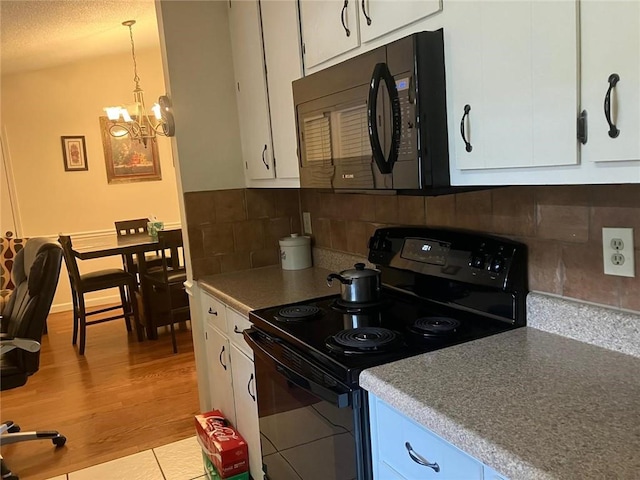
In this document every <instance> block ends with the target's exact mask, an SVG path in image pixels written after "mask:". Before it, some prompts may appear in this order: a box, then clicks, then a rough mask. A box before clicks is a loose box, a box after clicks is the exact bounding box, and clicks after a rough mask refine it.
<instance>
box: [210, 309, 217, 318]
mask: <svg viewBox="0 0 640 480" xmlns="http://www.w3.org/2000/svg"><path fill="white" fill-rule="evenodd" d="M209 315H215V316H216V317H217V316H218V312H216V311H215V310H214V309H213V308H211V307H209Z"/></svg>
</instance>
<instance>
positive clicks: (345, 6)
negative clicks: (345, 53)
mask: <svg viewBox="0 0 640 480" xmlns="http://www.w3.org/2000/svg"><path fill="white" fill-rule="evenodd" d="M348 6H349V0H344V5H343V6H342V12H340V21H341V22H342V28H344V33H345V34H346V35H347V37H348V36H350V35H351V30H349V29H348V28H347V25H345V23H344V14H345V13H346V11H347V7H348Z"/></svg>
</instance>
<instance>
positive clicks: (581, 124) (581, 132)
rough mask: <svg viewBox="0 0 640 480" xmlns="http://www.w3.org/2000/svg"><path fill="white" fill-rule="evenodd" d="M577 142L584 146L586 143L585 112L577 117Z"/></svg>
mask: <svg viewBox="0 0 640 480" xmlns="http://www.w3.org/2000/svg"><path fill="white" fill-rule="evenodd" d="M578 141H579V142H580V143H581V144H582V145H585V144H586V143H587V111H586V110H583V111H582V112H580V115H578Z"/></svg>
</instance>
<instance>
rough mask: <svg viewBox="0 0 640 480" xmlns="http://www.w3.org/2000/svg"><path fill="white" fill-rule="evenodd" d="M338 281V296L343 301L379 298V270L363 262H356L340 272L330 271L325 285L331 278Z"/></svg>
mask: <svg viewBox="0 0 640 480" xmlns="http://www.w3.org/2000/svg"><path fill="white" fill-rule="evenodd" d="M334 279H335V280H338V281H339V282H340V284H341V285H340V296H341V298H342V300H343V301H344V302H352V303H367V302H376V301H378V300H379V298H380V284H381V282H380V270H374V269H372V268H365V264H364V263H356V264H355V265H354V268H352V269H349V270H343V271H341V272H340V273H330V274H329V275H328V276H327V285H328V286H331V284H332V282H333V280H334Z"/></svg>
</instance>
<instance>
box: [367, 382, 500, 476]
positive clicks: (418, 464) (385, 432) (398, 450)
mask: <svg viewBox="0 0 640 480" xmlns="http://www.w3.org/2000/svg"><path fill="white" fill-rule="evenodd" d="M369 416H370V422H371V450H372V461H373V478H374V480H412V479H416V478H421V479H425V480H426V479H429V478H433V479H437V480H459V479H462V478H464V479H465V480H483V478H491V479H496V480H498V479H500V480H506V479H504V478H502V477H499V476H498V474H497V473H496V472H494V471H493V470H491V469H489V468H488V467H486V466H485V465H483V464H482V463H481V462H479V461H478V460H476V459H475V458H473V457H470V456H469V455H467V454H466V453H465V452H463V451H462V450H460V449H458V448H457V447H455V446H453V445H451V444H450V443H448V442H447V441H445V440H444V439H442V438H440V437H439V436H438V435H436V434H434V433H433V432H431V431H429V430H428V429H426V428H424V427H423V426H421V425H418V424H417V423H415V422H414V421H413V420H410V419H409V418H407V417H405V416H404V415H403V414H401V413H400V412H398V411H397V410H395V409H394V408H392V407H391V406H389V405H388V404H386V403H385V402H383V401H382V400H380V399H379V398H377V397H376V396H374V395H371V394H369ZM489 473H491V474H493V475H494V476H486V475H489Z"/></svg>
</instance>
